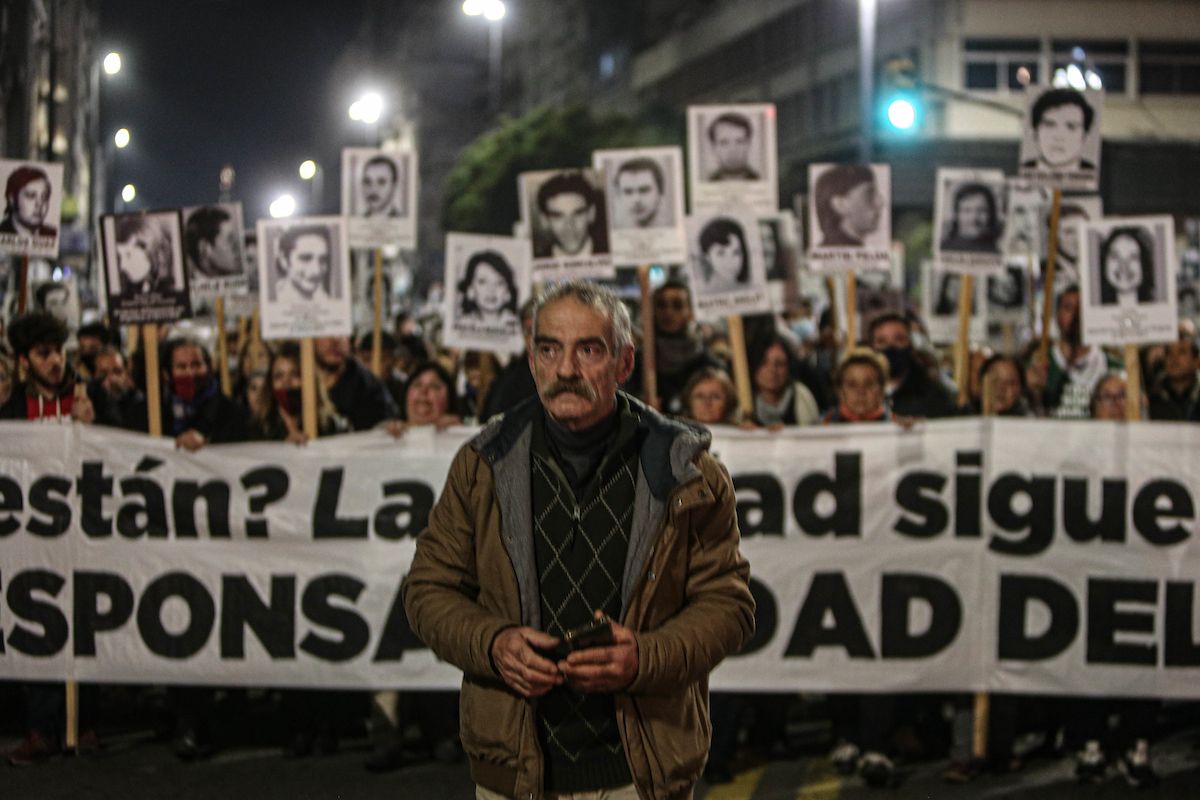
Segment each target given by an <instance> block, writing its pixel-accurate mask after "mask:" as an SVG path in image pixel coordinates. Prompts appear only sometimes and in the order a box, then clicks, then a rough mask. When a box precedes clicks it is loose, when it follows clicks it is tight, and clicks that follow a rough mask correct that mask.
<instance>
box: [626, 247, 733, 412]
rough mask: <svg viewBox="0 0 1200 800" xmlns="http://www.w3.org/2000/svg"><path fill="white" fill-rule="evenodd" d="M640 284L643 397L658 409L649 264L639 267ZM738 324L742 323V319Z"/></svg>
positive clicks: (652, 297) (656, 366) (656, 365)
mask: <svg viewBox="0 0 1200 800" xmlns="http://www.w3.org/2000/svg"><path fill="white" fill-rule="evenodd" d="M638 284H639V285H640V286H641V289H642V395H643V397H644V399H645V401H646V404H647V405H649V406H650V407H651V408H658V407H659V399H658V363H657V362H658V357H657V348H656V346H655V343H654V295H653V292H651V291H650V265H649V264H642V265H641V266H639V267H638ZM738 322H739V324H740V323H741V319H740V318H739V319H738ZM730 338H731V339H732V332H731V333H730ZM731 343H732V342H731Z"/></svg>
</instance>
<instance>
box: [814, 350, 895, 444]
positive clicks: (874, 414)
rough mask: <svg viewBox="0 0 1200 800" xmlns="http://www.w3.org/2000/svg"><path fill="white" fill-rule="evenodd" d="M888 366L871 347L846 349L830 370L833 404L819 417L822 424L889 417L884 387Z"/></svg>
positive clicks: (878, 419) (868, 420)
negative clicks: (835, 397) (833, 405)
mask: <svg viewBox="0 0 1200 800" xmlns="http://www.w3.org/2000/svg"><path fill="white" fill-rule="evenodd" d="M887 380H888V366H887V361H885V360H884V359H883V357H882V356H880V355H879V354H878V353H876V352H875V351H874V350H870V349H868V348H865V347H856V348H854V349H853V350H850V351H849V352H848V353H847V354H846V355H845V357H843V358H842V362H841V363H840V364H839V365H838V367H837V369H836V370H835V371H834V373H833V388H834V392H835V393H836V394H837V400H838V403H837V406H835V407H834V408H832V409H830V410H829V412H828V413H826V414H825V417H824V418H823V419H822V420H821V421H822V422H823V423H824V424H826V425H832V424H838V423H843V422H881V421H883V420H888V419H891V412H890V411H889V410H888V406H887V396H886V394H885V393H884V387H886V386H887Z"/></svg>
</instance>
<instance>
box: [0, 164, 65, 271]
mask: <svg viewBox="0 0 1200 800" xmlns="http://www.w3.org/2000/svg"><path fill="white" fill-rule="evenodd" d="M62 185H63V165H62V164H49V163H42V162H38V161H8V160H0V186H3V187H4V216H3V217H2V218H0V253H8V254H11V255H25V256H43V257H49V258H54V257H55V256H57V255H58V233H59V231H58V229H59V225H60V222H59V219H60V217H61V216H62V200H63V192H62Z"/></svg>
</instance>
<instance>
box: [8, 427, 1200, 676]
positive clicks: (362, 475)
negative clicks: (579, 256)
mask: <svg viewBox="0 0 1200 800" xmlns="http://www.w3.org/2000/svg"><path fill="white" fill-rule="evenodd" d="M472 433H473V431H472V430H470V429H465V428H463V429H454V430H450V431H447V432H444V433H440V434H435V433H433V432H432V431H431V430H428V429H426V430H421V429H418V430H413V431H410V432H409V433H408V434H407V435H406V436H405V438H404V439H402V440H400V441H399V442H394V441H392V440H391V439H390V438H389V437H387V436H386V435H384V434H379V433H368V434H356V435H350V436H342V437H335V438H331V439H325V440H320V441H317V442H313V443H311V444H309V445H308V446H306V447H302V448H297V447H294V446H291V445H285V444H245V445H230V446H216V447H210V448H206V449H205V450H201V451H200V452H198V453H185V452H180V451H176V450H174V449H173V446H172V443H171V442H170V441H169V440H167V439H161V440H155V439H150V438H147V437H144V436H139V435H134V434H127V433H122V432H117V431H112V430H106V429H103V428H96V427H72V426H61V427H60V426H55V425H31V424H28V423H4V424H0V442H2V444H0V541H3V547H0V633H2V634H3V637H2V638H0V645H2V647H0V678H23V679H38V680H46V679H78V680H84V681H100V682H126V681H129V682H154V683H174V682H178V683H200V684H249V685H268V686H322V687H344V688H353V687H377V688H435V687H438V688H453V687H456V686H457V685H458V681H459V676H458V675H457V674H456V672H455V670H454V669H452V668H450V667H448V666H447V665H445V664H442V663H441V662H439V661H437V659H435V658H434V657H433V656H432V654H431V653H430V652H429V651H428V650H425V649H424V648H423V647H422V646H421V644H420V643H419V642H418V641H417V640H416V639H415V638H414V637H413V635H412V633H411V631H410V630H409V628H408V625H407V623H406V621H405V618H404V613H403V609H402V608H401V606H400V605H399V587H400V582H401V580H402V578H403V576H404V573H405V570H406V569H407V565H408V563H409V561H410V559H411V557H412V553H413V537H414V536H415V535H416V533H418V532H419V530H420V528H421V527H423V525H424V519H425V517H426V515H427V514H428V510H429V508H430V507H431V506H432V504H433V502H434V498H435V496H436V494H437V492H438V491H440V489H441V485H442V482H443V480H444V476H445V474H446V470H447V468H448V466H449V463H450V460H451V458H452V457H453V454H454V452H455V450H456V449H457V448H458V447H459V446H460V445H461V444H462V443H463V442H465V441H466V440H467V438H468V437H469V436H470V435H471V434H472ZM1198 445H1200V431H1197V429H1196V428H1195V426H1189V425H1184V424H1168V423H1145V424H1119V423H1102V422H1091V421H1085V422H1063V421H1042V420H1028V421H1024V420H1000V419H996V420H982V419H969V420H968V419H964V420H949V421H940V422H936V423H928V424H924V425H919V426H917V427H916V428H915V429H913V430H911V431H902V430H900V429H898V428H895V427H893V426H890V425H853V426H850V425H848V426H842V427H833V428H821V429H807V430H804V429H798V430H794V431H787V432H784V433H772V434H763V433H747V432H741V431H736V430H720V431H718V433H717V435H716V437H715V440H714V445H713V449H714V451H715V452H716V453H717V455H718V456H719V457H720V458H721V460H722V461H723V462H724V463H725V464H726V466H728V468H729V470H730V473H731V474H732V476H733V480H734V484H735V487H736V488H737V493H738V517H739V521H740V525H741V530H742V536H743V542H742V549H743V552H744V553H745V555H746V556H747V557H748V558H749V560H750V564H751V570H752V582H753V589H754V593H755V596H756V598H757V600H758V604H759V608H758V614H757V616H758V632H757V633H756V635H755V638H754V640H753V641H752V642H751V643H750V645H749V646H748V647H747V648H746V650H745V651H744V652H743V653H742V654H741V655H739V656H736V657H734V658H731V659H729V660H727V661H726V662H725V663H724V664H723V665H722V666H721V667H720V668H718V670H717V672H716V673H715V674H714V676H713V686H714V687H715V688H722V689H732V688H742V689H759V690H767V691H801V690H846V691H905V690H920V691H981V690H996V691H1013V692H1018V691H1019V692H1033V693H1056V694H1095V695H1107V696H1120V695H1130V696H1152V697H1175V698H1187V697H1192V698H1194V697H1200V626H1198V622H1200V608H1198V603H1197V598H1196V581H1197V577H1196V576H1197V575H1200V548H1198V547H1197V544H1196V543H1195V521H1196V503H1195V498H1194V496H1193V495H1192V493H1191V487H1190V480H1191V476H1193V475H1196V474H1197V470H1196V466H1197V465H1196V460H1197V458H1198V457H1197V456H1196V455H1195V453H1197V452H1200V447H1198ZM447 623H448V624H452V621H449V620H448V621H447Z"/></svg>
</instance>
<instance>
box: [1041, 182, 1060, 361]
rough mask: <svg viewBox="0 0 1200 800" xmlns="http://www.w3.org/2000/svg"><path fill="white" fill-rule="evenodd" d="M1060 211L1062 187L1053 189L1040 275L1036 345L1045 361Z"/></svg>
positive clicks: (1048, 354)
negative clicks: (1038, 340) (1039, 334)
mask: <svg viewBox="0 0 1200 800" xmlns="http://www.w3.org/2000/svg"><path fill="white" fill-rule="evenodd" d="M1061 211H1062V189H1055V190H1054V200H1053V201H1052V203H1051V205H1050V238H1049V239H1048V240H1047V242H1046V274H1045V275H1043V276H1042V341H1041V343H1040V344H1039V345H1038V361H1039V362H1040V363H1042V364H1045V363H1047V361H1046V360H1047V359H1048V358H1049V356H1050V317H1051V315H1053V313H1054V267H1055V257H1056V256H1057V255H1058V218H1059V214H1060V213H1061Z"/></svg>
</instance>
